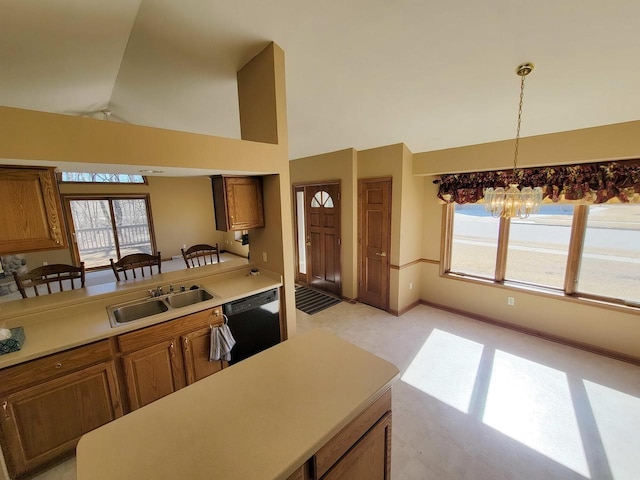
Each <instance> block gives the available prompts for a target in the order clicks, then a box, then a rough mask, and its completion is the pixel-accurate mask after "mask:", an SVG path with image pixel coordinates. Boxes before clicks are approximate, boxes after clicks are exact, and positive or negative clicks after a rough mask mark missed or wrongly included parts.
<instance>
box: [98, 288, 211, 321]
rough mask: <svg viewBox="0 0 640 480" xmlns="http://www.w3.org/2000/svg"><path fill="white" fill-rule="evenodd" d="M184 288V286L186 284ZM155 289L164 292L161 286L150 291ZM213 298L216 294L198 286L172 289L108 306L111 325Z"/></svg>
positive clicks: (152, 291) (151, 291)
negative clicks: (165, 292) (179, 289)
mask: <svg viewBox="0 0 640 480" xmlns="http://www.w3.org/2000/svg"><path fill="white" fill-rule="evenodd" d="M195 287H198V286H197V285H196V286H195ZM182 288H184V286H183V287H182ZM155 291H160V292H162V290H161V289H160V288H158V289H157V290H156V289H154V290H150V291H149V292H150V293H151V294H153V293H154V292H155ZM212 298H215V295H214V294H212V293H209V292H207V291H206V290H204V289H202V288H199V287H198V288H194V289H193V290H186V291H178V292H175V293H174V292H173V291H171V293H168V294H164V295H160V296H154V297H151V298H144V299H141V300H133V301H131V302H126V303H120V304H117V305H111V306H108V307H107V313H108V314H109V322H111V326H112V327H117V326H120V325H126V324H127V323H129V322H133V321H135V320H140V319H143V318H147V317H151V316H152V315H157V314H159V313H164V312H166V311H168V310H173V309H174V308H182V307H188V306H189V305H194V304H196V303H200V302H206V301H207V300H211V299H212Z"/></svg>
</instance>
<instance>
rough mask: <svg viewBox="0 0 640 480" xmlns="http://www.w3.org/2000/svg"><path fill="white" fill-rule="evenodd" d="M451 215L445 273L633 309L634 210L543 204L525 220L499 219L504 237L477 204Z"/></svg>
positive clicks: (639, 216) (639, 259)
mask: <svg viewBox="0 0 640 480" xmlns="http://www.w3.org/2000/svg"><path fill="white" fill-rule="evenodd" d="M452 213H453V228H452V230H453V231H452V234H451V235H452V237H451V252H450V256H449V265H448V268H446V270H447V271H449V272H452V273H459V274H464V275H468V276H475V277H481V278H487V279H491V280H496V281H499V282H502V281H512V282H519V283H524V284H530V285H538V286H544V287H549V288H553V289H558V290H564V291H567V292H568V293H577V294H582V295H587V296H594V297H601V298H607V299H611V300H614V301H620V302H624V303H631V304H640V288H638V285H640V205H638V204H621V203H607V204H601V205H590V206H586V205H575V206H574V205H570V204H544V205H542V207H541V209H540V212H539V213H538V214H535V215H531V216H529V217H528V218H526V219H511V220H502V221H504V222H507V223H508V225H506V227H507V228H506V229H504V231H505V232H508V234H507V233H502V234H500V232H501V229H500V222H501V219H498V218H493V217H491V215H490V214H489V213H487V212H486V211H485V210H484V206H483V205H481V204H465V205H457V204H456V205H455V206H454V208H453V210H452ZM575 216H578V217H579V220H580V221H578V222H576V224H577V226H576V227H573V222H574V217H575ZM573 228H576V229H578V231H577V232H575V234H574V235H573V236H572V229H573ZM503 237H504V238H503ZM572 239H573V240H572ZM572 241H573V242H577V243H576V245H573V248H572V244H571V242H572ZM503 242H504V243H506V255H505V258H504V260H501V259H500V257H499V251H500V249H501V245H502V243H503ZM571 252H574V253H573V255H574V257H575V258H573V260H575V261H573V262H572V261H571V260H572V257H571V255H572V253H571ZM568 267H569V268H571V270H570V271H569V272H568V274H567V268H568ZM501 272H502V274H503V276H502V278H500V275H501ZM567 279H568V280H567ZM573 279H575V284H573V283H574V281H573ZM565 282H568V283H569V284H568V285H566V284H565Z"/></svg>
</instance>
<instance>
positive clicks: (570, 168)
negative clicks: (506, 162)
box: [433, 160, 640, 204]
mask: <svg viewBox="0 0 640 480" xmlns="http://www.w3.org/2000/svg"><path fill="white" fill-rule="evenodd" d="M433 183H435V184H438V185H439V188H438V197H439V198H440V199H441V200H443V201H444V202H446V203H452V202H455V203H459V204H462V203H475V202H477V201H479V200H482V198H483V196H484V189H485V188H488V187H497V186H498V187H507V186H508V185H509V184H510V183H518V184H519V185H520V187H541V188H542V191H543V192H544V197H545V198H549V199H551V200H552V201H554V202H558V201H560V200H580V201H583V202H585V203H604V202H606V201H608V200H611V199H612V198H617V199H618V200H619V201H620V202H623V203H628V202H633V203H640V160H625V161H618V162H602V163H586V164H581V165H564V166H553V167H536V168H522V169H518V170H517V171H516V178H515V181H514V178H513V170H512V169H509V170H500V171H495V172H477V173H459V174H447V175H441V176H440V178H438V179H436V180H434V182H433Z"/></svg>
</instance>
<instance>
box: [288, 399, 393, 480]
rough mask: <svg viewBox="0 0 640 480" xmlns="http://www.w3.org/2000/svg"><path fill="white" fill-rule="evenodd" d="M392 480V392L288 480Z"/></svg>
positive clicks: (352, 423) (364, 412)
mask: <svg viewBox="0 0 640 480" xmlns="http://www.w3.org/2000/svg"><path fill="white" fill-rule="evenodd" d="M365 478H366V479H367V480H389V479H390V478H391V390H390V389H389V390H387V391H386V392H385V393H383V394H382V396H381V397H380V398H378V399H377V400H376V401H375V402H374V403H373V404H372V405H371V406H369V407H368V408H367V409H365V410H364V411H363V412H362V413H360V415H358V416H357V417H356V418H355V420H353V421H352V422H351V423H349V424H348V425H347V426H346V427H344V428H343V429H342V430H340V431H339V432H338V433H337V434H336V435H335V436H334V437H333V438H332V439H331V440H329V441H328V442H327V443H326V444H325V445H324V446H322V447H321V448H320V450H318V451H317V452H316V454H315V455H314V456H313V457H311V459H309V461H308V462H306V463H305V464H304V465H302V466H301V467H300V468H299V469H298V470H296V471H295V472H294V473H293V474H292V475H291V476H289V478H288V479H287V480H353V479H365Z"/></svg>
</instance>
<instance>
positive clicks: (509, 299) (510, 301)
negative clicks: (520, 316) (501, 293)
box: [507, 297, 516, 307]
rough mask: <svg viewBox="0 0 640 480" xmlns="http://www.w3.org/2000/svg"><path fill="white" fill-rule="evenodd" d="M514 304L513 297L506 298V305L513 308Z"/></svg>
mask: <svg viewBox="0 0 640 480" xmlns="http://www.w3.org/2000/svg"><path fill="white" fill-rule="evenodd" d="M515 304H516V299H515V298H514V297H507V305H509V306H510V307H513V306H514V305H515Z"/></svg>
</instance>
